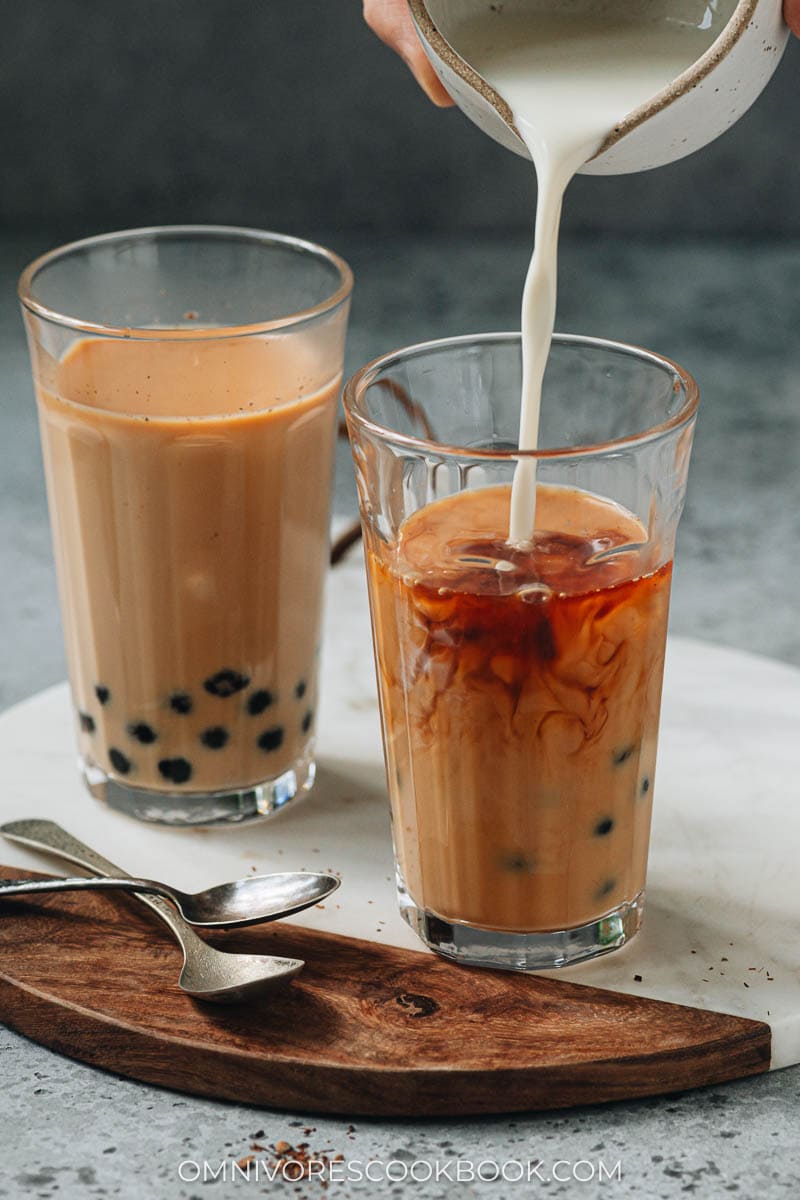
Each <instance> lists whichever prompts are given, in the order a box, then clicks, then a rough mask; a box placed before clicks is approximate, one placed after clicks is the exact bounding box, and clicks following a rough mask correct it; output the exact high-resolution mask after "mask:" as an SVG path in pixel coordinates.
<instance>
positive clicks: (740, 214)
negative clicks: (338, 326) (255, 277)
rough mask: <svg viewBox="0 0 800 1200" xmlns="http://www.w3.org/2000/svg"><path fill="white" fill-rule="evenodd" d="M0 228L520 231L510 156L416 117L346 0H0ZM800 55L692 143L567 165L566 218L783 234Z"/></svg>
mask: <svg viewBox="0 0 800 1200" xmlns="http://www.w3.org/2000/svg"><path fill="white" fill-rule="evenodd" d="M4 8H5V10H6V13H7V15H6V19H5V21H4V23H3V36H2V43H3V44H2V49H0V59H2V71H0V114H2V120H1V121H0V128H2V132H1V133H0V139H1V140H0V147H1V152H0V164H2V171H3V182H2V185H0V224H5V225H6V226H8V227H11V228H16V229H22V228H24V229H28V230H30V229H34V230H35V229H40V228H45V229H47V230H48V231H54V232H56V231H57V232H58V233H60V234H63V235H64V236H67V235H68V234H72V233H85V232H97V231H99V230H101V229H109V228H121V227H125V226H128V225H132V224H137V225H143V224H149V223H153V222H161V221H187V220H190V221H194V220H197V221H213V222H222V223H227V222H231V223H235V224H252V225H257V226H262V227H266V228H278V229H284V228H289V227H291V228H292V229H293V230H294V231H295V232H298V233H304V232H313V231H314V230H316V229H318V228H320V227H323V228H328V229H330V228H344V229H351V228H354V229H369V230H375V231H380V232H382V231H387V230H395V229H400V230H414V231H422V230H428V229H434V230H446V229H454V230H471V229H474V230H484V231H490V230H491V231H494V232H497V233H506V232H508V231H509V230H511V229H522V228H528V227H529V224H530V220H531V212H532V204H533V190H532V184H531V173H530V171H529V169H528V168H527V165H526V164H525V163H524V162H523V161H522V160H518V159H517V158H516V157H515V156H513V155H511V154H509V153H508V152H507V151H504V150H502V149H501V148H500V147H498V146H496V145H495V144H494V143H493V142H491V141H490V140H489V139H488V138H486V137H484V136H483V135H482V134H481V133H479V132H478V131H477V130H476V129H474V128H473V127H472V126H471V125H470V124H469V123H468V122H467V121H466V120H464V119H463V118H462V117H461V115H460V114H458V113H455V112H449V113H442V112H437V111H436V110H435V109H434V108H433V107H432V106H431V105H430V104H429V103H428V102H427V101H426V100H425V98H424V97H423V96H422V95H421V94H418V93H417V92H416V91H415V89H414V87H413V86H412V84H411V82H410V80H409V78H408V77H407V72H406V69H405V67H404V66H403V65H402V63H401V62H400V61H399V60H397V59H395V57H394V56H393V55H392V54H391V53H390V52H389V51H388V50H387V49H386V48H385V47H383V46H382V45H381V44H380V43H378V42H377V41H376V39H375V38H373V37H372V35H371V34H370V33H369V31H368V30H367V29H366V28H365V27H364V25H363V24H362V22H361V17H360V11H361V5H360V3H358V0H169V2H168V3H165V2H164V0H139V2H138V3H136V4H123V3H119V2H113V0H24V3H13V0H4ZM799 77H800V47H798V46H796V45H792V46H791V47H790V50H789V51H788V53H787V57H786V59H785V61H784V63H783V65H782V67H781V68H779V71H778V75H777V77H776V78H775V79H774V80H773V82H772V84H771V85H770V87H769V89H768V91H767V93H766V95H765V96H764V97H763V98H762V101H761V103H760V104H759V105H758V106H757V108H755V109H754V110H752V111H751V112H750V113H749V114H748V115H747V116H745V118H744V119H743V120H742V121H741V122H740V123H739V124H738V125H737V126H736V127H735V128H734V129H733V130H731V131H730V132H729V133H727V134H726V135H725V136H724V137H722V138H721V139H720V140H719V141H718V142H717V143H716V144H715V145H714V146H713V147H712V148H711V149H709V150H708V151H707V152H705V153H703V154H702V155H701V156H699V157H694V158H692V159H689V160H686V161H684V162H681V163H678V164H675V165H673V166H671V167H668V168H664V169H662V170H660V171H657V172H650V173H646V174H642V175H638V176H635V177H632V178H629V179H619V178H616V179H607V180H599V181H597V180H592V179H588V178H587V179H579V180H578V181H577V182H576V184H575V186H574V187H573V189H572V190H571V192H570V197H569V203H568V205H567V209H566V216H565V231H566V232H567V233H570V232H577V231H603V232H608V231H609V230H616V231H620V232H630V231H632V230H633V231H637V232H644V233H659V234H666V233H672V232H675V231H679V232H680V233H681V234H685V233H702V234H715V235H718V234H728V233H735V234H746V235H761V234H764V233H771V234H781V233H800V203H798V145H800V138H799V136H798V135H800V95H799V89H798V78H799Z"/></svg>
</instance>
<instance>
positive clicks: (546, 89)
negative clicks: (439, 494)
mask: <svg viewBox="0 0 800 1200" xmlns="http://www.w3.org/2000/svg"><path fill="white" fill-rule="evenodd" d="M626 7H627V8H628V9H629V8H630V6H629V5H626ZM711 7H715V5H712V6H711ZM709 11H711V9H709ZM712 24H713V25H714V27H713V28H712ZM718 32H719V27H718V26H717V24H716V22H713V23H712V22H711V20H709V21H708V22H707V27H705V28H702V27H700V28H698V27H696V26H694V25H687V24H683V23H680V22H679V21H677V20H671V19H667V18H665V17H664V16H663V15H662V16H656V17H655V18H653V17H650V19H648V18H647V17H646V16H640V17H634V18H631V17H630V16H628V17H625V16H615V15H614V14H611V13H606V14H605V15H604V16H602V17H599V16H598V15H597V14H596V13H595V14H587V13H585V12H583V13H576V12H572V13H571V14H565V15H558V16H555V15H552V14H541V13H535V12H527V13H526V12H502V13H495V12H487V13H486V14H485V15H484V16H483V17H481V18H479V19H476V20H474V21H471V22H469V23H465V24H464V25H463V26H461V27H460V28H459V30H458V35H457V37H456V38H455V39H454V41H455V44H456V46H457V48H458V51H459V53H460V54H461V55H462V57H463V58H465V59H466V60H467V62H469V63H471V64H472V65H473V66H474V67H475V69H476V70H477V71H478V72H479V73H480V74H481V75H482V76H483V77H484V78H485V79H486V80H488V82H489V83H491V85H492V86H493V87H494V88H495V90H496V91H497V92H498V94H499V95H500V96H502V98H503V99H504V100H505V101H506V103H507V104H508V106H509V108H510V109H511V111H512V113H513V115H514V122H515V124H516V126H517V129H518V130H519V133H520V136H521V137H522V139H523V141H524V142H525V145H526V146H527V147H528V151H529V153H530V156H531V158H532V160H533V164H534V167H535V169H536V178H537V202H536V225H535V235H534V236H535V240H534V250H533V256H532V258H531V263H530V267H529V269H528V273H527V277H526V280H525V288H524V292H523V297H522V398H521V410H520V429H519V447H520V449H521V450H536V449H537V447H538V444H539V424H540V414H541V401H542V381H543V378H544V372H545V368H546V366H547V357H548V354H549V351H550V342H551V339H552V336H553V329H554V325H555V315H556V291H557V263H558V232H559V225H560V220H561V204H562V200H563V196H564V191H565V190H566V187H567V185H568V184H569V182H570V180H571V179H572V177H573V176H574V175H575V174H576V172H577V171H578V170H579V169H580V168H581V166H583V164H584V163H585V162H587V161H588V160H589V159H590V158H592V157H593V156H594V154H595V153H596V152H597V151H598V150H599V148H600V146H601V145H602V143H603V142H604V141H605V139H606V137H607V136H608V134H609V133H610V132H611V130H612V129H613V128H614V126H615V125H616V124H618V123H619V122H620V121H621V120H623V118H624V117H626V116H627V115H628V113H630V112H632V111H633V109H635V108H637V107H638V106H639V105H640V104H642V103H644V102H645V101H646V100H649V99H650V98H651V97H653V96H655V95H656V94H657V93H658V92H660V91H661V90H662V89H663V88H664V87H666V86H667V84H669V83H670V82H671V81H672V80H673V79H675V78H676V77H677V76H678V75H680V74H681V73H682V72H683V71H685V70H686V68H687V67H689V66H691V64H692V63H694V62H696V61H697V59H698V58H700V56H701V55H702V54H703V53H704V52H705V51H706V50H707V49H708V47H709V46H710V45H711V43H712V42H713V41H714V39H715V38H716V36H717V34H718ZM535 517H536V460H535V459H521V460H520V461H519V462H518V464H517V467H516V470H515V472H514V482H513V486H512V491H511V517H510V524H509V541H510V542H511V543H512V544H514V545H520V546H524V545H528V544H530V541H531V538H532V536H533V530H534V524H535Z"/></svg>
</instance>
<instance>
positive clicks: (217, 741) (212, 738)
mask: <svg viewBox="0 0 800 1200" xmlns="http://www.w3.org/2000/svg"><path fill="white" fill-rule="evenodd" d="M229 737H230V734H229V733H228V731H227V729H223V727H222V726H221V725H212V726H211V727H210V729H204V730H203V732H202V733H201V734H200V741H201V742H202V743H203V745H204V746H207V747H208V749H209V750H221V749H222V747H223V746H224V745H225V744H226V743H227V741H228V738H229Z"/></svg>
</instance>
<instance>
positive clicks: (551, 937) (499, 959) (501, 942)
mask: <svg viewBox="0 0 800 1200" xmlns="http://www.w3.org/2000/svg"><path fill="white" fill-rule="evenodd" d="M398 900H399V903H400V912H401V914H402V915H403V917H404V918H405V920H406V921H407V922H408V924H409V925H410V926H411V928H412V929H413V930H414V932H415V933H416V934H417V935H418V936H419V937H420V938H421V939H422V941H423V942H424V943H425V945H426V946H429V947H430V949H431V950H435V951H436V953H437V954H443V955H444V956H445V958H452V959H454V960H455V961H456V962H460V963H464V964H465V965H467V966H473V967H490V968H492V969H493V970H498V971H549V970H552V969H553V968H554V967H566V966H569V965H570V964H572V963H579V962H584V961H585V960H586V959H589V958H596V957H597V956H598V955H600V954H609V953H610V952H611V951H612V950H618V949H619V947H620V946H624V945H625V943H626V942H629V941H630V940H631V938H632V937H633V936H634V934H636V933H638V931H639V928H640V926H641V924H642V916H643V914H644V892H643V891H641V892H639V894H638V895H637V896H635V897H634V898H633V900H631V901H629V902H627V903H625V904H621V905H620V906H619V908H615V909H613V910H612V911H611V912H608V913H605V914H604V915H603V916H602V917H598V919H597V920H595V921H589V922H588V923H587V924H586V925H578V926H576V927H575V928H574V929H558V930H554V931H553V932H547V933H503V932H501V931H499V930H497V929H478V928H476V926H474V925H463V924H459V923H458V922H451V921H447V920H445V919H444V918H443V917H438V916H437V915H436V914H435V913H432V912H429V911H428V910H427V909H424V908H419V906H418V905H417V904H415V903H414V901H413V900H412V898H411V896H410V895H409V894H408V891H407V890H406V888H405V886H404V885H403V883H402V880H399V879H398Z"/></svg>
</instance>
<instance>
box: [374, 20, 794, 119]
mask: <svg viewBox="0 0 800 1200" xmlns="http://www.w3.org/2000/svg"><path fill="white" fill-rule="evenodd" d="M787 3H792V4H795V3H797V4H798V5H800V0H787ZM364 20H365V21H366V22H367V24H368V25H369V27H370V29H371V30H372V32H373V33H376V34H377V35H378V37H379V38H380V39H381V41H382V42H385V43H386V45H387V46H391V48H392V50H396V51H397V53H398V54H399V55H400V57H401V58H402V60H403V62H404V63H405V64H406V66H407V67H408V68H409V70H410V71H411V73H412V74H413V76H414V78H415V79H416V81H417V83H418V84H419V85H420V87H421V88H422V90H423V91H424V92H425V94H426V96H427V97H428V98H429V99H430V100H432V101H433V103H434V104H438V105H439V107H440V108H445V107H447V106H448V105H451V104H452V103H453V101H452V100H451V99H450V97H449V96H448V94H447V92H446V91H445V90H444V88H443V87H442V85H441V83H440V82H439V79H438V77H437V75H436V72H435V71H434V69H433V67H432V66H431V64H430V63H429V62H428V59H427V58H426V56H425V51H424V50H423V49H422V44H421V42H420V40H419V37H418V36H417V31H416V29H415V28H414V22H413V21H412V19H411V13H410V11H409V8H408V4H407V3H406V0H364Z"/></svg>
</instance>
